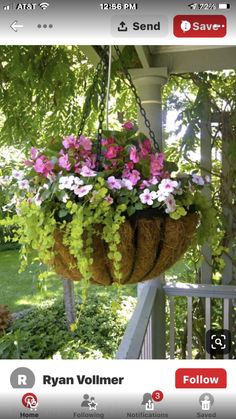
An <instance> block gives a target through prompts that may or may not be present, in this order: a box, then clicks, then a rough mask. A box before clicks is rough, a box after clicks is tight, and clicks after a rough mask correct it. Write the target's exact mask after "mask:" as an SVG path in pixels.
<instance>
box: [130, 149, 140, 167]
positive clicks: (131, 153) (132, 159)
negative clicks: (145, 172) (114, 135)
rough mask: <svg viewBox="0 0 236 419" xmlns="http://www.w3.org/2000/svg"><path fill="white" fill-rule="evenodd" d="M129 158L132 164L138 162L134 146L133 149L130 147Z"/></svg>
mask: <svg viewBox="0 0 236 419" xmlns="http://www.w3.org/2000/svg"><path fill="white" fill-rule="evenodd" d="M129 158H130V160H131V161H132V162H134V163H138V162H139V155H138V152H137V149H136V147H135V145H134V146H133V147H131V150H130V154H129Z"/></svg>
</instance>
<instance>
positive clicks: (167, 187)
mask: <svg viewBox="0 0 236 419" xmlns="http://www.w3.org/2000/svg"><path fill="white" fill-rule="evenodd" d="M177 187H178V182H176V180H171V179H162V181H161V183H160V184H159V191H160V192H161V194H163V195H165V196H168V195H169V194H170V193H171V192H173V191H174V189H175V188H177Z"/></svg>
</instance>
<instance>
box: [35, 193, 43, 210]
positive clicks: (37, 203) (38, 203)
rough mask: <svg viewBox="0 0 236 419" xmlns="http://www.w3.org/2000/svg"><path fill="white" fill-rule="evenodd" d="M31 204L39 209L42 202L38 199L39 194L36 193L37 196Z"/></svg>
mask: <svg viewBox="0 0 236 419" xmlns="http://www.w3.org/2000/svg"><path fill="white" fill-rule="evenodd" d="M33 202H34V203H35V205H37V207H40V206H41V204H42V202H43V200H42V198H41V197H40V195H39V193H37V194H36V195H35V197H34V198H33Z"/></svg>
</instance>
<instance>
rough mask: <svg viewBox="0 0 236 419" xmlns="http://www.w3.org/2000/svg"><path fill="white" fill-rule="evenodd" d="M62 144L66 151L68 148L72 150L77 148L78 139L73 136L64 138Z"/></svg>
mask: <svg viewBox="0 0 236 419" xmlns="http://www.w3.org/2000/svg"><path fill="white" fill-rule="evenodd" d="M62 144H63V146H64V147H65V149H67V150H68V149H69V148H74V149H78V148H79V143H78V139H77V138H76V137H74V136H73V135H70V136H69V137H66V138H64V140H63V141H62Z"/></svg>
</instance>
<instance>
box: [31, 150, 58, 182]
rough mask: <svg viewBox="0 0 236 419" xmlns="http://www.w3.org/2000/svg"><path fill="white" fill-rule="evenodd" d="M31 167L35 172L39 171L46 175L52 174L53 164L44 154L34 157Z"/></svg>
mask: <svg viewBox="0 0 236 419" xmlns="http://www.w3.org/2000/svg"><path fill="white" fill-rule="evenodd" d="M33 167H34V170H35V171H36V172H37V173H41V174H42V175H44V176H45V177H47V176H48V175H51V174H52V170H53V167H54V164H53V163H52V162H51V161H50V160H48V159H47V158H46V157H45V156H44V155H42V156H40V157H38V158H37V159H36V162H35V164H34V166H33Z"/></svg>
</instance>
